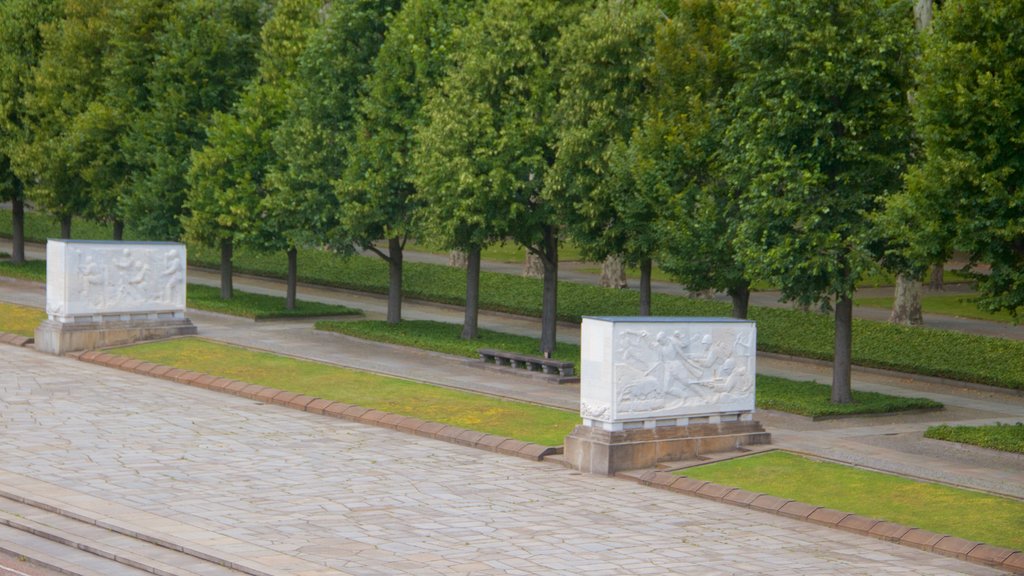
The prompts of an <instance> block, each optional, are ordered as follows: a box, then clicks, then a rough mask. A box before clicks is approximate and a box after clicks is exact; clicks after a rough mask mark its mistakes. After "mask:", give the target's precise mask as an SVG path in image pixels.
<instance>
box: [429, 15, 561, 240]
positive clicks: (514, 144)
mask: <svg viewBox="0 0 1024 576" xmlns="http://www.w3.org/2000/svg"><path fill="white" fill-rule="evenodd" d="M580 4H581V3H580V2H576V1H572V0H560V1H552V0H492V1H490V2H487V3H486V4H485V5H484V6H483V7H482V8H481V10H480V11H479V12H477V13H475V14H474V15H473V16H472V17H471V18H470V20H469V23H468V24H467V25H466V26H465V27H464V28H462V29H461V30H460V32H459V33H458V37H457V43H456V49H455V54H454V55H453V56H452V61H453V62H455V63H456V65H455V66H453V67H452V68H451V69H450V70H449V72H448V74H447V75H446V77H445V78H444V80H443V81H442V82H441V85H440V87H439V89H438V90H436V91H435V92H434V93H433V94H432V95H431V96H430V98H428V100H427V102H426V104H425V109H424V114H425V115H426V123H425V124H424V125H423V126H422V128H421V129H420V130H418V133H417V143H416V149H415V152H414V161H415V164H416V177H415V178H414V181H415V183H416V185H417V188H418V189H419V190H422V191H424V192H425V193H427V194H429V198H428V199H427V200H426V201H425V204H426V205H427V213H426V214H425V218H427V220H428V221H429V222H430V227H431V230H432V231H433V232H434V234H435V235H436V236H437V237H439V238H440V239H442V240H441V243H442V244H444V245H445V246H452V247H455V246H458V247H462V248H469V247H472V246H485V245H487V244H491V243H493V242H497V241H500V240H503V239H505V238H513V239H514V240H515V241H516V242H517V243H519V244H521V245H523V246H526V247H530V248H531V249H532V250H534V251H535V252H537V253H539V254H544V253H545V251H544V249H543V246H542V245H543V243H544V236H545V228H547V227H550V226H551V225H552V224H554V223H555V221H554V215H553V211H552V206H551V205H550V203H548V202H546V201H544V199H543V198H542V197H541V191H542V189H543V186H544V181H545V178H546V175H547V171H548V168H549V167H550V165H551V163H552V161H553V158H554V150H553V142H554V133H553V132H554V126H555V124H554V122H553V121H552V113H553V110H554V107H555V97H556V88H557V81H558V78H557V74H556V71H555V70H554V69H553V68H552V66H551V61H552V58H553V57H554V52H555V48H556V41H557V38H558V34H559V31H560V29H561V27H562V26H564V25H565V24H566V23H568V22H571V21H572V20H573V19H575V17H576V16H578V14H579V12H580V8H581V6H580ZM545 257H546V256H545Z"/></svg>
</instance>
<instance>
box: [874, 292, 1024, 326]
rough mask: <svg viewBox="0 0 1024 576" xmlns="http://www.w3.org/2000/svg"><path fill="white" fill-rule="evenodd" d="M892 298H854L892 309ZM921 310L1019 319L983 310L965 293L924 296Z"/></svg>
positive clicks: (1010, 320) (1011, 321) (994, 319)
mask: <svg viewBox="0 0 1024 576" xmlns="http://www.w3.org/2000/svg"><path fill="white" fill-rule="evenodd" d="M892 300H893V299H892V298H891V297H878V298H857V299H856V300H854V303H855V304H856V305H857V306H866V307H869V308H884V309H886V310H891V309H892ZM921 310H922V311H924V312H928V313H931V314H943V315H945V316H959V317H961V318H973V319H975V320H989V321H992V322H1005V323H1007V324H1014V323H1016V322H1018V321H1019V320H1017V319H1016V318H1014V317H1013V316H1011V315H1010V313H1009V312H995V313H993V312H986V311H984V310H981V309H980V308H978V305H977V303H976V300H975V298H974V297H972V296H968V295H965V294H932V295H928V296H924V297H922V298H921Z"/></svg>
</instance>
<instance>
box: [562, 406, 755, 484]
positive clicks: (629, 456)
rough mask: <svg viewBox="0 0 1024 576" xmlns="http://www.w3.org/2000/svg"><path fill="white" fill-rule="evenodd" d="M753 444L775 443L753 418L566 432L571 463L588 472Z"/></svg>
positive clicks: (582, 428)
mask: <svg viewBox="0 0 1024 576" xmlns="http://www.w3.org/2000/svg"><path fill="white" fill-rule="evenodd" d="M751 444H771V434H769V433H768V432H765V430H764V428H763V427H762V426H761V424H760V423H758V422H756V421H749V420H748V421H737V422H723V423H720V424H690V425H688V426H658V427H655V428H632V429H627V430H620V431H614V432H613V431H608V430H602V429H600V428H593V427H590V426H583V425H580V426H577V427H576V429H575V430H573V431H572V434H570V435H568V436H566V437H565V463H566V464H568V465H569V466H571V467H573V468H575V469H577V470H580V471H582V472H587V473H589V474H604V475H609V476H610V475H612V474H615V473H616V472H618V471H621V470H636V469H638V468H650V467H653V466H654V465H656V464H657V463H659V462H671V461H675V460H684V459H686V458H695V457H696V456H698V455H700V454H708V453H712V452H727V451H729V450H735V449H736V448H738V447H740V446H746V445H751Z"/></svg>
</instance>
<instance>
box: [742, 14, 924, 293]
mask: <svg viewBox="0 0 1024 576" xmlns="http://www.w3.org/2000/svg"><path fill="white" fill-rule="evenodd" d="M737 26H738V32H737V34H736V35H735V36H734V37H733V40H732V47H733V49H734V50H735V56H736V66H737V71H738V75H737V82H736V87H735V90H734V94H735V98H736V101H735V108H734V110H733V111H732V114H733V115H734V117H735V120H734V121H733V123H732V125H731V126H730V129H729V132H730V140H731V145H730V146H729V147H727V148H726V149H725V153H726V154H728V155H729V158H728V160H729V163H728V170H729V171H730V173H732V174H733V175H734V177H735V183H734V184H733V185H734V186H738V187H740V188H741V189H743V190H744V193H743V195H742V198H741V206H742V208H741V214H742V221H741V224H740V229H739V237H740V242H741V245H740V256H741V260H742V261H743V263H744V265H745V266H747V268H748V270H750V271H751V274H752V275H754V276H755V277H762V278H766V279H769V280H770V281H771V282H772V283H773V284H775V285H777V286H779V287H780V288H781V290H782V293H783V295H784V296H785V297H786V298H787V299H794V300H797V301H799V302H800V303H803V304H811V303H815V302H818V301H821V300H823V299H826V298H827V297H828V296H830V295H842V296H849V295H851V294H852V293H853V290H854V287H855V286H856V282H857V280H858V279H859V278H860V277H861V276H862V275H863V274H864V273H865V272H868V271H870V270H872V269H873V268H875V267H876V260H877V258H878V256H879V254H877V253H873V252H872V250H871V248H872V247H873V243H872V241H873V240H874V234H875V231H874V230H873V228H872V226H871V223H870V219H869V218H868V216H869V215H870V214H871V213H872V212H873V211H875V210H877V209H878V207H879V201H880V199H882V198H884V197H886V196H887V195H889V194H892V193H894V192H896V191H897V190H899V188H900V186H901V174H902V172H903V170H904V169H905V166H906V164H907V160H908V152H909V135H910V114H909V109H908V105H907V90H908V88H909V86H910V74H909V62H910V59H909V58H908V56H909V55H910V54H911V46H912V40H913V38H914V36H913V34H914V32H913V25H912V19H911V11H910V6H909V5H908V3H906V2H904V1H902V0H896V1H893V0H870V1H868V2H857V3H843V2H836V1H834V0H813V1H807V0H786V1H777V2H761V3H753V4H746V5H745V8H744V10H741V11H739V12H738V21H737Z"/></svg>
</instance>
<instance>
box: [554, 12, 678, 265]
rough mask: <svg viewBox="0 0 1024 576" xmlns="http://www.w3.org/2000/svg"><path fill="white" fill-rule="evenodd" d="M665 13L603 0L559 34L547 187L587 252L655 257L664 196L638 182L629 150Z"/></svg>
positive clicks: (635, 258) (634, 258) (597, 255)
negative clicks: (640, 186) (553, 138)
mask: <svg viewBox="0 0 1024 576" xmlns="http://www.w3.org/2000/svg"><path fill="white" fill-rule="evenodd" d="M659 18H660V16H659V13H658V11H657V10H656V9H655V7H654V6H653V3H651V2H648V1H646V0H639V1H628V2H621V1H618V0H610V1H600V2H597V3H596V6H595V7H594V8H593V9H591V10H590V11H588V12H587V13H585V14H584V15H583V17H582V18H581V19H580V20H579V21H577V22H575V23H573V24H572V25H570V26H568V27H566V29H565V31H564V32H563V33H562V35H561V36H560V38H559V40H558V52H557V54H556V56H555V67H556V68H557V69H558V70H560V78H559V79H558V82H559V87H558V104H557V108H556V111H555V116H554V119H553V122H554V123H555V125H556V127H557V128H556V137H557V142H556V147H555V150H556V153H555V162H554V164H553V165H552V167H551V177H550V178H549V179H548V181H547V188H546V190H545V195H546V197H547V199H548V200H549V201H551V202H553V203H555V204H559V205H561V206H560V208H559V212H560V213H562V214H566V215H568V214H571V215H572V217H571V218H566V219H565V228H566V229H567V230H568V232H569V235H570V236H572V238H573V241H574V243H575V244H576V245H578V246H579V247H580V248H581V249H582V250H583V251H584V254H585V256H586V257H587V258H589V259H592V260H601V259H604V258H605V257H607V256H609V255H613V254H614V255H620V256H622V257H623V258H624V259H625V260H626V262H627V263H631V264H636V263H639V262H640V261H642V260H650V259H651V258H652V257H653V254H654V251H655V250H656V248H657V246H658V242H657V236H658V235H657V233H656V232H655V231H654V230H653V228H652V226H651V222H653V221H654V220H655V217H656V214H657V211H658V210H659V209H661V208H662V207H663V206H662V203H661V202H658V201H655V200H652V198H651V197H649V196H647V195H645V193H646V192H649V190H645V189H638V188H637V187H636V185H635V183H634V182H633V179H632V174H631V172H630V164H631V161H632V160H631V159H630V158H628V157H627V156H628V155H627V147H628V144H629V141H630V137H631V135H632V133H633V131H634V129H635V127H636V126H637V125H638V124H639V122H640V119H641V116H642V114H643V105H644V103H645V99H646V97H647V95H648V92H649V91H650V84H651V83H650V80H649V78H648V77H647V75H646V70H647V68H648V66H649V62H650V59H651V55H652V52H653V43H654V42H653V38H654V28H655V24H656V23H657V22H658V20H659Z"/></svg>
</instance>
